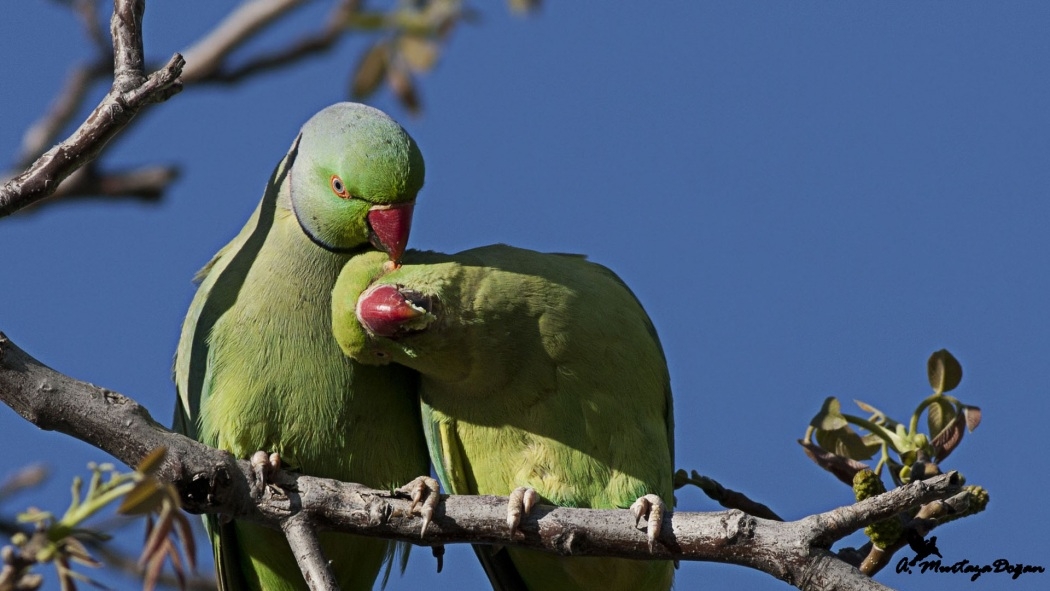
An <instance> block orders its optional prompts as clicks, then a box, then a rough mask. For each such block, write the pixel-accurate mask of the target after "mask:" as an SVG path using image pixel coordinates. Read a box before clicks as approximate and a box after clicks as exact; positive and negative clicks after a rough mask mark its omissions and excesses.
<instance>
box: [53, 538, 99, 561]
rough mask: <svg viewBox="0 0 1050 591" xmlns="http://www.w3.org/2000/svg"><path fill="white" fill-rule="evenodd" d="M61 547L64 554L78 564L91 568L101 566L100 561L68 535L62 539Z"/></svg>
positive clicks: (78, 541)
mask: <svg viewBox="0 0 1050 591" xmlns="http://www.w3.org/2000/svg"><path fill="white" fill-rule="evenodd" d="M62 549H63V551H64V552H65V553H66V555H68V556H69V557H70V558H72V559H73V560H74V561H75V562H79V563H80V564H83V565H86V566H90V567H92V568H98V567H100V566H102V563H101V562H99V561H98V560H96V559H95V557H94V556H92V555H91V553H90V552H88V549H87V547H85V546H84V544H83V543H81V542H80V540H78V539H76V538H72V537H69V538H66V539H65V540H63V542H62Z"/></svg>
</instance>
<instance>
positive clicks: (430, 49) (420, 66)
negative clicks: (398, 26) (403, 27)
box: [397, 35, 438, 72]
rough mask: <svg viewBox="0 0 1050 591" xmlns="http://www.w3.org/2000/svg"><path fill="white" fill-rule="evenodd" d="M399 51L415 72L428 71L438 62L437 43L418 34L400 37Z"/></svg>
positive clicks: (398, 40)
mask: <svg viewBox="0 0 1050 591" xmlns="http://www.w3.org/2000/svg"><path fill="white" fill-rule="evenodd" d="M397 51H398V53H399V54H400V55H401V57H402V58H404V60H405V63H407V64H408V67H409V68H410V69H411V70H412V71H413V72H427V71H429V70H430V69H431V68H433V67H434V64H435V63H437V58H438V45H437V43H434V42H433V41H431V40H429V39H425V38H423V37H420V36H418V35H401V36H400V37H398V39H397Z"/></svg>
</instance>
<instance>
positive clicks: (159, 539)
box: [139, 511, 173, 564]
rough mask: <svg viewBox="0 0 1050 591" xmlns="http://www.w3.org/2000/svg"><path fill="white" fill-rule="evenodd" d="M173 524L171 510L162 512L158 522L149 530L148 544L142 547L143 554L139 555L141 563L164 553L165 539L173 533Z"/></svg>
mask: <svg viewBox="0 0 1050 591" xmlns="http://www.w3.org/2000/svg"><path fill="white" fill-rule="evenodd" d="M172 525H173V520H172V518H171V511H165V512H163V513H161V515H160V517H158V518H157V522H156V523H155V524H154V525H153V527H152V528H150V530H149V536H148V538H147V539H146V546H145V547H144V548H143V549H142V556H141V557H139V564H145V563H146V562H148V561H152V560H153V559H154V558H155V557H156V556H157V555H158V554H163V545H164V541H165V540H166V539H167V538H168V535H169V534H170V533H171V529H172Z"/></svg>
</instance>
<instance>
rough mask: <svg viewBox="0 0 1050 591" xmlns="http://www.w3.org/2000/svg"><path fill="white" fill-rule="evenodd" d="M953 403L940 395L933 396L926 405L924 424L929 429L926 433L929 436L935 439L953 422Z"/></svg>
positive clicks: (954, 416)
mask: <svg viewBox="0 0 1050 591" xmlns="http://www.w3.org/2000/svg"><path fill="white" fill-rule="evenodd" d="M957 414H958V413H956V412H955V405H953V404H952V403H951V402H948V401H947V400H944V399H943V398H941V397H938V398H935V399H934V400H933V402H931V403H930V405H929V406H927V407H926V426H927V428H928V429H929V431H928V433H929V434H930V437H931V438H933V439H936V438H937V437H939V436H940V434H941V432H942V431H944V430H945V429H947V428H948V426H949V425H951V424H952V423H953V422H955V418H956V415H957Z"/></svg>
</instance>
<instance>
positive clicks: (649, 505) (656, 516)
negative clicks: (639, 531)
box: [631, 495, 667, 553]
mask: <svg viewBox="0 0 1050 591" xmlns="http://www.w3.org/2000/svg"><path fill="white" fill-rule="evenodd" d="M665 511H667V505H665V504H664V501H663V499H661V498H660V496H659V495H645V496H644V497H638V500H637V501H635V502H634V504H632V505H631V513H633V514H634V526H635V527H638V522H639V521H641V520H642V518H643V517H645V518H646V526H647V527H646V530H647V535H648V537H649V552H650V553H651V552H652V551H653V549H654V548H655V547H656V538H658V537H660V530H662V529H663V519H664V512H665Z"/></svg>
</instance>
